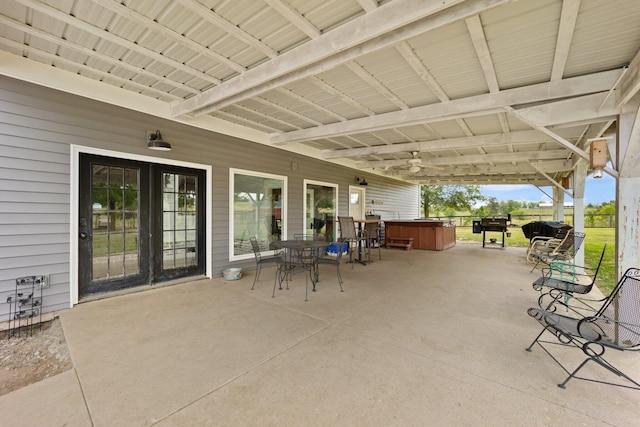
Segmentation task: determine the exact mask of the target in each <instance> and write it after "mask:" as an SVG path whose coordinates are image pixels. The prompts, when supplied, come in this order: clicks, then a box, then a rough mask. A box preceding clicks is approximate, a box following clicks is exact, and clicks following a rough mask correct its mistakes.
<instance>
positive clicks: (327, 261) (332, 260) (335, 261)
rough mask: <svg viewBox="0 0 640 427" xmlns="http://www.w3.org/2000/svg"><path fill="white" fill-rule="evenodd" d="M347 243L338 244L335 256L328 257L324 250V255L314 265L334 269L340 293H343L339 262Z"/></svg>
mask: <svg viewBox="0 0 640 427" xmlns="http://www.w3.org/2000/svg"><path fill="white" fill-rule="evenodd" d="M347 245H348V243H347V242H345V241H341V242H338V245H337V246H338V253H337V254H336V256H331V255H329V254H328V253H327V252H326V250H325V253H324V254H323V256H320V257H319V258H318V259H317V260H316V263H317V265H318V266H321V265H329V266H333V267H335V268H336V275H337V276H338V284H339V285H340V292H344V289H343V288H342V282H343V281H342V275H341V274H340V261H341V260H342V254H343V253H344V250H345V249H346V247H347Z"/></svg>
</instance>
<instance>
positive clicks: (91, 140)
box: [0, 77, 420, 321]
mask: <svg viewBox="0 0 640 427" xmlns="http://www.w3.org/2000/svg"><path fill="white" fill-rule="evenodd" d="M155 129H159V130H160V131H161V132H162V137H163V139H164V140H166V141H168V142H170V143H171V145H172V146H173V150H172V151H171V152H168V153H157V152H153V153H151V152H150V150H148V149H147V148H146V141H145V138H146V131H147V130H155ZM72 145H73V146H81V147H87V148H90V149H102V150H109V151H114V152H120V153H128V154H130V155H131V156H154V157H157V158H158V161H159V162H162V159H163V158H164V159H172V160H175V161H179V162H188V163H197V164H204V165H211V171H212V172H211V175H212V176H211V180H210V182H211V183H212V186H211V188H208V189H207V193H208V194H207V197H210V198H211V201H212V203H211V206H212V209H211V217H212V221H211V222H212V223H211V224H207V230H206V232H207V233H211V241H212V246H211V250H210V252H209V253H207V256H208V257H210V258H211V271H210V272H209V273H210V274H211V275H212V276H220V275H222V270H223V269H224V268H227V267H229V265H231V263H230V262H229V248H228V245H229V194H228V191H229V168H238V169H246V170H252V171H257V172H264V173H270V174H277V175H286V176H288V197H289V200H288V226H287V227H288V228H287V229H288V232H289V234H290V235H293V233H299V232H302V227H303V221H304V212H303V200H304V188H303V187H304V186H303V181H304V179H310V180H317V181H323V182H331V183H335V184H338V186H339V193H338V194H339V201H338V204H339V206H338V210H339V213H340V214H346V213H347V212H348V195H349V191H348V187H349V185H353V184H354V182H355V176H356V175H358V176H366V179H367V181H368V182H369V185H368V186H367V187H366V188H367V190H366V191H367V195H366V197H367V209H373V210H376V211H377V210H378V209H380V210H383V209H384V210H388V211H389V212H386V213H382V212H379V213H381V214H382V215H383V218H387V217H388V218H391V217H393V218H396V217H399V218H414V217H417V216H419V210H420V209H419V191H418V189H417V187H416V186H414V185H409V184H406V183H402V182H399V181H395V180H391V179H387V178H384V177H379V176H375V175H368V174H364V173H362V172H360V171H356V170H353V169H349V168H346V167H343V166H339V165H333V164H330V163H326V162H323V161H320V160H317V159H313V158H310V157H306V156H302V155H298V154H295V153H291V152H287V151H283V150H279V149H276V148H272V147H268V146H266V145H262V144H257V143H253V142H249V141H245V140H241V139H237V138H233V137H229V136H225V135H220V134H216V133H214V132H210V131H206V130H202V129H198V128H194V127H190V126H187V125H184V124H180V123H175V122H172V121H169V120H165V119H159V118H154V117H152V116H149V115H146V114H142V113H138V112H135V111H130V110H126V109H123V108H120V107H115V106H112V105H107V104H103V103H99V102H96V101H92V100H88V99H85V98H81V97H78V96H74V95H70V94H66V93H61V92H58V91H55V90H52V89H48V88H43V87H40V86H36V85H32V84H29V83H25V82H21V81H17V80H13V79H10V78H7V77H0V321H6V320H8V313H9V304H6V303H5V301H6V300H7V297H8V296H10V295H13V293H14V291H15V280H16V278H18V277H22V276H31V275H45V276H47V277H48V278H49V284H50V286H49V287H48V288H46V289H44V290H43V296H44V297H43V311H44V312H51V311H57V310H61V309H65V308H68V307H70V306H71V302H72V296H71V291H70V290H71V285H70V281H71V280H72V279H71V277H72V276H74V275H73V274H71V271H70V270H71V262H70V253H71V249H70V248H71V246H72V244H75V241H72V236H71V232H72V230H73V227H72V226H71V224H70V221H71V218H72V215H71V206H72V205H73V203H72V202H71V200H70V194H71V193H72V187H73V186H76V185H77V183H75V182H72V180H73V178H72V173H71V164H72V159H71V152H72V150H71V147H72ZM292 162H294V163H296V165H297V168H296V170H293V168H292V167H291V164H292ZM374 199H375V200H376V201H381V202H382V204H372V203H371V201H372V200H374ZM73 239H74V240H75V237H73ZM233 265H234V266H239V267H245V268H253V267H254V266H255V263H254V262H253V261H252V260H249V261H242V262H238V263H234V264H233Z"/></svg>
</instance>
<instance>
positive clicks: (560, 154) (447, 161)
mask: <svg viewBox="0 0 640 427" xmlns="http://www.w3.org/2000/svg"><path fill="white" fill-rule="evenodd" d="M566 153H567V152H566V150H547V151H521V152H516V153H499V154H467V155H464V156H450V157H437V158H432V159H423V160H422V166H451V165H466V164H484V163H509V162H512V161H520V162H527V161H533V160H553V159H564V158H565V157H566ZM406 164H407V160H406V159H400V160H381V161H371V162H357V163H356V166H357V167H359V168H384V167H390V166H405V165H406Z"/></svg>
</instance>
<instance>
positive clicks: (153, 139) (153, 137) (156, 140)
mask: <svg viewBox="0 0 640 427" xmlns="http://www.w3.org/2000/svg"><path fill="white" fill-rule="evenodd" d="M147 148H149V149H151V150H158V151H170V150H171V144H169V143H168V142H166V141H163V140H162V135H160V131H159V130H156V131H155V132H154V131H152V130H148V131H147Z"/></svg>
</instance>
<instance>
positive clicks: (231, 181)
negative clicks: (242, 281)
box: [229, 168, 289, 261]
mask: <svg viewBox="0 0 640 427" xmlns="http://www.w3.org/2000/svg"><path fill="white" fill-rule="evenodd" d="M236 175H244V176H248V177H254V178H265V179H275V180H281V181H282V195H281V197H280V203H281V204H280V209H281V214H282V221H281V225H282V233H281V235H282V236H287V222H288V209H287V200H288V186H289V182H288V177H287V176H286V175H275V174H270V173H265V172H258V171H253V170H247V169H237V168H229V261H242V260H248V259H253V258H254V254H253V252H251V253H246V254H240V255H236V254H235V251H234V249H235V247H234V235H235V212H234V201H235V192H236V191H235V183H236V181H235V177H236ZM269 252H270V251H268V250H267V251H262V253H263V254H265V255H266V254H268V253H269Z"/></svg>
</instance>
